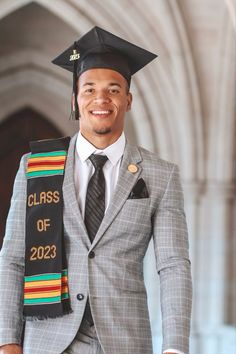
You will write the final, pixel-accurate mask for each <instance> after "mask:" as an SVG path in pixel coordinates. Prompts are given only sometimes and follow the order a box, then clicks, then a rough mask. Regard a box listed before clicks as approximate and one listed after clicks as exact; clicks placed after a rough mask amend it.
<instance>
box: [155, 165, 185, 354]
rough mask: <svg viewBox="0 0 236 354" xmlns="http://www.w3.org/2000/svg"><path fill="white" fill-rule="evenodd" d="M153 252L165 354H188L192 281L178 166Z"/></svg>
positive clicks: (161, 208) (159, 213)
mask: <svg viewBox="0 0 236 354" xmlns="http://www.w3.org/2000/svg"><path fill="white" fill-rule="evenodd" d="M153 237H154V249H155V256H156V265H157V272H158V274H159V276H160V293H161V294H160V295H161V311H162V333H163V348H162V349H163V351H164V350H166V349H168V348H175V349H176V350H179V351H182V352H184V353H186V354H187V353H189V333H190V317H191V306H192V281H191V272H190V260H189V250H188V233H187V226H186V220H185V213H184V202H183V192H182V187H181V183H180V178H179V171H178V167H177V166H176V165H174V166H173V168H172V171H171V173H170V176H169V181H168V183H167V187H166V190H165V192H164V195H163V197H162V200H161V202H160V204H159V208H158V210H157V211H156V213H155V215H154V220H153Z"/></svg>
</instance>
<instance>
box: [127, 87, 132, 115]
mask: <svg viewBox="0 0 236 354" xmlns="http://www.w3.org/2000/svg"><path fill="white" fill-rule="evenodd" d="M132 101H133V96H132V93H131V92H129V93H128V95H127V108H126V112H128V111H130V110H131V106H132Z"/></svg>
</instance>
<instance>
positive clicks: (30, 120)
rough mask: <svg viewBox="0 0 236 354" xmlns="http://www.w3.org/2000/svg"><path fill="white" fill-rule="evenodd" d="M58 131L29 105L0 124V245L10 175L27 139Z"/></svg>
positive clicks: (9, 189)
mask: <svg viewBox="0 0 236 354" xmlns="http://www.w3.org/2000/svg"><path fill="white" fill-rule="evenodd" d="M61 135H62V134H61V132H60V131H59V130H58V129H57V128H56V127H55V126H53V125H52V124H51V123H50V122H49V121H48V120H47V119H46V118H45V117H44V116H42V115H41V114H39V113H38V112H36V111H34V110H32V109H31V108H24V109H22V110H20V111H18V112H15V113H14V114H12V115H11V116H9V117H8V118H7V119H5V120H4V121H3V122H2V123H1V124H0V171H1V172H0V200H1V203H0V247H1V244H2V239H3V235H4V230H5V221H6V217H7V213H8V209H9V206H10V197H11V194H12V188H13V182H14V177H15V174H16V172H17V168H18V166H19V161H20V158H21V156H22V155H23V154H24V153H26V152H28V151H29V141H31V140H38V139H48V138H56V137H60V136H61Z"/></svg>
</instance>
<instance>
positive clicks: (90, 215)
mask: <svg viewBox="0 0 236 354" xmlns="http://www.w3.org/2000/svg"><path fill="white" fill-rule="evenodd" d="M89 159H90V161H91V162H92V164H93V166H94V168H95V172H94V174H93V175H92V177H91V178H90V180H89V183H88V188H87V195H86V201H85V216H84V222H85V226H86V228H87V231H88V235H89V238H90V241H91V242H93V240H94V237H95V235H96V233H97V230H98V228H99V226H100V224H101V222H102V219H103V216H104V212H105V178H104V174H103V170H102V169H103V166H104V164H105V163H106V161H107V156H103V155H91V156H90V157H89Z"/></svg>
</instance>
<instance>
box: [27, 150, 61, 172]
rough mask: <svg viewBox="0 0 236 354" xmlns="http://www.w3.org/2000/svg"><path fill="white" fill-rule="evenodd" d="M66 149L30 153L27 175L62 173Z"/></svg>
mask: <svg viewBox="0 0 236 354" xmlns="http://www.w3.org/2000/svg"><path fill="white" fill-rule="evenodd" d="M66 155H67V151H64V150H61V151H53V152H44V153H38V154H31V155H30V156H29V158H28V166H27V172H26V175H27V177H43V176H51V175H63V173H64V169H65V162H66Z"/></svg>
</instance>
